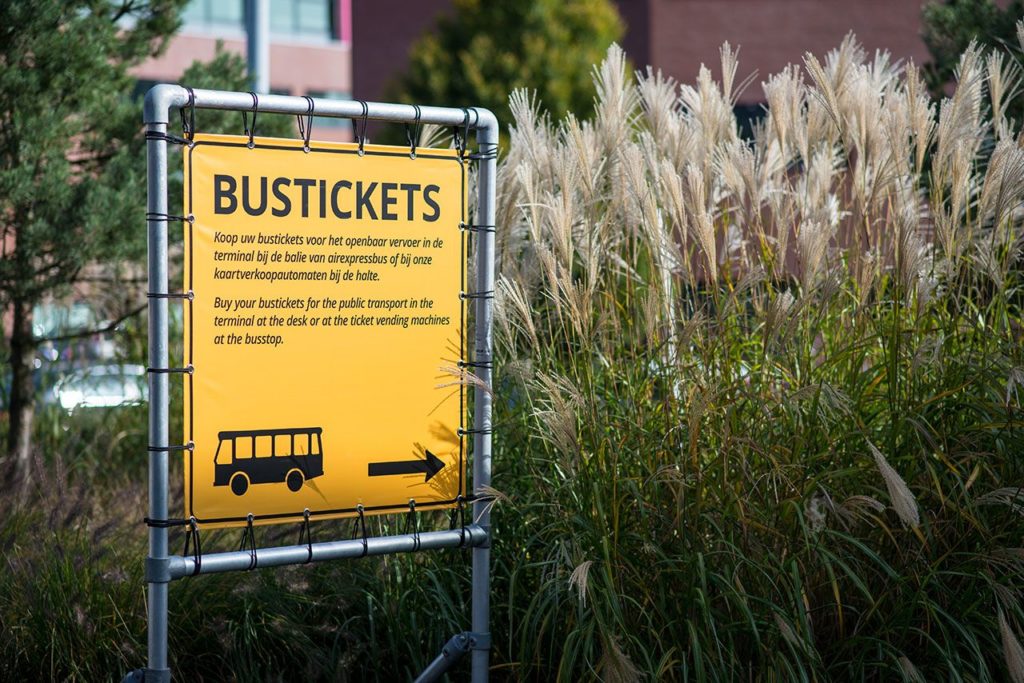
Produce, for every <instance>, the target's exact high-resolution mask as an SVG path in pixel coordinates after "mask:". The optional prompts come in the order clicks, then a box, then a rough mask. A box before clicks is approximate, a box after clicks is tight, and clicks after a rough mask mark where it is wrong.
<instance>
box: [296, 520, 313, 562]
mask: <svg viewBox="0 0 1024 683" xmlns="http://www.w3.org/2000/svg"><path fill="white" fill-rule="evenodd" d="M303 535H305V538H306V561H305V562H304V563H303V564H309V563H310V562H312V561H313V533H312V532H311V531H310V529H309V508H306V509H305V510H303V511H302V526H300V527H299V542H298V545H302V538H303Z"/></svg>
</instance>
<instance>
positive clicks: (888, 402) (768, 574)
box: [495, 37, 1024, 680]
mask: <svg viewBox="0 0 1024 683" xmlns="http://www.w3.org/2000/svg"><path fill="white" fill-rule="evenodd" d="M1002 59H1003V58H1002V57H1001V56H1000V55H999V54H998V53H997V54H995V55H993V56H990V57H989V58H988V60H987V62H986V61H983V60H982V58H981V56H980V52H979V50H978V48H977V47H975V46H973V45H972V46H971V47H970V48H969V49H968V50H967V51H966V52H965V53H964V55H963V56H962V57H961V60H960V65H959V69H958V75H959V79H958V84H957V87H956V91H955V93H954V94H953V95H952V96H951V97H950V98H948V99H946V100H944V101H942V102H941V103H938V104H936V103H933V102H931V101H930V100H929V98H928V95H927V91H926V90H925V89H924V87H923V84H922V80H921V77H920V76H919V74H918V72H917V70H916V69H915V67H914V65H913V64H910V65H908V66H907V67H906V68H901V67H900V66H898V65H895V64H893V63H892V62H891V61H890V59H889V56H888V55H887V54H885V53H881V54H876V55H875V56H873V57H871V58H869V57H868V55H866V54H865V52H864V51H863V50H862V49H861V48H860V47H859V46H858V45H857V43H856V42H855V40H854V39H853V38H852V37H849V38H848V39H847V40H845V41H844V42H843V44H842V45H841V46H840V47H839V48H838V49H837V50H835V51H833V52H831V53H830V54H829V55H828V56H827V58H826V59H825V61H824V62H823V63H822V62H819V61H818V59H816V58H815V57H814V56H812V55H807V57H806V58H805V66H806V69H807V73H808V74H809V77H805V76H804V75H803V73H802V72H801V71H800V70H799V69H797V68H795V67H790V68H788V69H786V70H784V71H783V72H782V73H780V74H776V75H774V76H772V77H770V78H769V79H768V80H767V81H766V82H765V83H763V84H762V87H763V89H764V92H765V99H766V101H767V102H768V108H767V114H766V118H765V120H764V122H763V123H762V124H761V125H759V126H758V127H757V129H756V130H755V134H754V139H753V141H752V142H750V143H748V142H746V141H744V140H742V139H741V138H740V137H739V135H738V133H737V124H736V120H735V117H734V116H733V113H732V104H733V102H734V100H735V97H736V90H737V87H736V85H735V84H736V80H735V78H736V73H737V62H736V54H735V53H734V52H733V51H732V50H731V49H730V48H729V46H728V44H726V45H725V46H724V47H723V49H722V73H723V78H722V81H721V82H715V81H713V79H712V77H711V74H710V72H709V70H707V69H701V71H700V75H699V77H698V81H697V83H696V85H694V86H690V85H679V84H677V83H675V82H674V81H672V80H671V79H668V78H666V77H664V76H662V75H661V74H660V73H656V72H651V71H648V72H646V73H643V74H637V76H636V80H635V81H633V80H631V79H630V78H629V76H628V75H627V73H626V67H625V62H624V59H623V55H622V52H621V51H620V50H619V49H618V48H616V47H613V48H612V49H611V50H610V51H609V53H608V57H607V59H606V60H605V62H604V63H603V64H602V65H601V66H600V67H599V68H598V69H597V70H596V71H595V82H596V86H597V92H598V98H597V103H596V114H595V116H594V118H593V119H592V120H586V121H580V120H577V119H576V118H574V117H572V116H567V117H566V118H565V119H563V120H561V121H558V122H556V123H553V122H551V121H550V119H549V118H548V117H547V116H546V115H545V114H543V113H542V111H541V109H540V106H539V105H538V104H537V103H536V102H535V101H534V100H533V99H532V98H531V97H530V96H529V95H528V94H527V93H525V92H517V93H516V94H514V95H513V98H512V110H513V114H514V117H515V125H514V127H513V129H512V133H511V148H510V151H509V153H508V155H507V158H506V159H505V160H504V163H503V165H502V168H501V171H500V173H501V179H500V182H499V184H498V187H499V188H500V192H501V198H500V201H499V220H498V223H499V225H501V227H502V229H501V230H500V231H499V235H500V244H499V247H500V256H501V262H500V265H499V272H500V273H501V274H502V276H501V281H500V283H499V296H498V301H497V304H498V313H497V316H496V319H497V321H498V324H499V327H500V334H499V339H500V344H501V357H502V362H501V363H500V364H499V367H500V368H501V372H500V376H499V379H498V383H497V387H496V391H497V393H498V396H499V397H501V398H502V399H503V400H502V402H501V403H500V407H499V409H498V410H499V413H498V414H499V419H500V421H501V426H500V428H499V429H498V431H497V434H498V435H499V437H498V438H499V439H500V442H499V443H498V445H497V446H496V452H497V453H498V454H499V458H500V460H499V461H498V464H497V466H496V467H495V473H496V474H495V485H496V486H497V487H498V488H500V489H502V490H504V491H506V492H508V493H509V495H510V496H511V498H512V500H513V502H514V508H513V509H512V510H507V511H505V513H504V514H503V515H501V516H500V518H499V520H498V521H496V522H495V525H496V528H497V529H498V530H499V531H498V533H499V536H500V539H501V544H500V550H499V551H498V553H497V554H498V555H499V556H502V555H505V554H508V555H509V556H511V557H515V558H522V559H521V560H520V561H518V562H517V563H516V564H514V565H512V566H509V567H508V569H507V571H508V572H509V577H508V580H509V584H508V590H509V595H508V603H507V610H508V631H507V632H506V633H505V634H504V635H505V638H506V640H505V641H504V642H503V643H502V652H504V653H505V655H506V656H507V657H509V659H510V660H511V661H512V662H513V663H514V665H515V669H514V671H515V673H516V676H517V677H520V678H528V679H537V680H552V679H560V680H578V679H581V678H588V677H598V678H602V679H606V680H633V679H636V678H638V677H640V678H654V679H657V680H687V679H695V680H775V679H779V678H781V679H785V680H797V679H800V680H863V679H872V680H899V679H902V680H940V679H950V680H962V679H970V680H1005V679H1006V677H1007V675H1008V674H1011V675H1013V676H1017V677H1019V676H1020V671H1021V668H1020V667H1021V661H1020V653H1021V650H1020V646H1019V642H1018V638H1019V635H1018V634H1019V633H1020V632H1021V628H1022V626H1024V611H1022V610H1021V603H1020V600H1019V595H1020V591H1021V589H1022V588H1024V574H1022V569H1024V550H1021V549H1020V548H1019V547H1018V546H1019V544H1020V539H1021V536H1022V532H1024V523H1022V520H1021V516H1020V513H1021V511H1022V509H1024V508H1022V507H1021V503H1022V502H1024V499H1022V497H1021V495H1020V494H1021V489H1020V486H1021V483H1022V479H1021V475H1022V474H1024V466H1022V463H1024V459H1022V458H1021V453H1022V451H1024V431H1022V426H1024V425H1022V421H1021V402H1020V393H1021V392H1020V382H1021V380H1022V379H1024V352H1022V344H1021V341H1022V339H1021V337H1022V331H1024V327H1022V324H1021V323H1022V321H1021V301H1022V296H1021V294H1022V285H1024V280H1022V277H1021V275H1022V270H1021V247H1022V246H1024V241H1022V230H1021V218H1022V211H1021V208H1022V207H1021V202H1022V197H1024V149H1022V148H1021V144H1020V142H1021V138H1020V137H1017V136H1016V133H1015V131H1014V129H1013V128H1012V124H1009V123H1008V122H1007V121H1005V120H1001V119H999V118H998V117H995V118H993V117H992V116H991V112H992V111H995V112H999V111H1001V102H1000V101H999V97H1000V93H1005V92H1010V91H1012V90H1013V89H1014V87H1015V85H1016V83H1015V82H1013V83H1008V82H1007V79H1008V78H1009V79H1012V80H1014V81H1015V80H1016V74H1015V73H1011V72H1010V71H1008V70H1007V69H1006V68H1005V62H1002V61H1000V60H1002ZM1000 79H1001V80H1000Z"/></svg>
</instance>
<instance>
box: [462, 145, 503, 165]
mask: <svg viewBox="0 0 1024 683" xmlns="http://www.w3.org/2000/svg"><path fill="white" fill-rule="evenodd" d="M467 158H468V159H470V160H472V161H489V160H491V159H497V158H498V143H496V142H481V143H480V144H479V145H477V151H476V152H475V153H473V154H470V155H469V156H468V157H467Z"/></svg>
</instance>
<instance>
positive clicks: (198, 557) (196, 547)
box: [181, 517, 203, 576]
mask: <svg viewBox="0 0 1024 683" xmlns="http://www.w3.org/2000/svg"><path fill="white" fill-rule="evenodd" d="M189 541H192V559H193V561H194V562H195V567H193V569H192V576H199V569H200V568H201V567H202V566H203V542H202V540H201V539H200V538H199V526H198V525H197V524H196V518H195V517H189V518H188V530H187V531H186V532H185V549H184V550H183V551H182V552H181V554H182V556H185V555H188V546H189Z"/></svg>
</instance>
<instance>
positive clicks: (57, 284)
mask: <svg viewBox="0 0 1024 683" xmlns="http://www.w3.org/2000/svg"><path fill="white" fill-rule="evenodd" d="M186 3H187V0H40V1H39V2H10V1H8V2H0V247H2V249H0V311H9V312H10V319H11V320H12V323H11V325H10V329H9V330H7V333H8V335H9V339H10V345H9V348H8V362H9V365H10V384H9V387H8V391H9V395H8V397H7V399H8V400H7V407H8V411H9V424H8V433H7V444H6V455H5V456H4V457H0V461H3V464H4V465H5V467H0V471H3V473H4V477H5V478H6V483H7V485H8V486H11V485H13V483H14V481H15V480H17V479H24V478H25V474H26V473H27V467H28V463H29V460H30V454H31V444H32V439H31V437H32V423H33V415H34V411H35V406H34V388H33V364H34V361H35V358H36V350H37V346H38V344H39V343H40V342H41V341H43V340H40V339H38V338H36V337H35V336H34V334H33V311H34V309H35V307H36V306H37V305H38V304H39V303H40V302H42V301H44V300H45V299H46V298H47V297H50V296H60V295H62V294H67V293H69V292H71V291H72V288H73V287H74V286H75V285H76V283H78V282H79V281H80V279H81V278H82V275H83V272H84V269H86V267H87V266H90V265H92V264H95V263H97V262H102V263H103V264H105V272H106V273H107V274H109V276H110V277H111V278H112V280H113V282H112V283H111V284H108V285H106V286H107V287H117V279H118V276H119V267H118V264H123V263H131V262H136V263H137V262H140V261H141V259H142V258H143V257H144V255H145V253H146V230H145V220H144V215H145V201H146V200H145V198H146V154H145V140H144V138H143V135H142V123H141V120H142V113H141V112H142V104H141V101H140V99H139V97H138V96H137V95H136V94H135V93H134V90H135V80H134V79H133V78H132V77H131V76H130V75H129V73H128V70H129V69H130V68H131V67H132V66H133V65H136V64H138V63H140V62H141V61H143V60H145V59H146V58H149V57H151V56H155V55H157V54H159V53H160V51H161V50H162V49H163V48H164V46H165V44H166V42H167V40H168V38H169V37H170V36H171V35H173V33H174V32H175V31H176V30H177V29H178V27H179V24H180V19H179V15H180V13H181V10H182V8H183V7H184V5H185V4H186ZM183 82H186V83H188V84H189V85H194V86H196V87H208V88H225V89H241V90H246V89H248V88H247V86H246V85H245V65H244V62H243V60H242V59H241V58H240V57H239V56H237V55H232V54H228V53H225V52H223V51H219V52H218V55H217V56H216V58H215V59H214V60H213V62H211V63H209V64H206V65H194V66H193V67H192V68H190V69H189V71H188V72H186V74H185V76H184V78H183ZM203 114H204V115H200V116H199V117H198V119H199V120H198V121H197V127H198V128H199V129H200V130H203V131H209V132H215V131H217V130H219V129H222V128H227V129H228V130H231V131H233V132H238V133H240V132H241V121H240V119H238V115H237V114H235V115H234V117H232V116H230V115H229V114H228V113H224V112H203ZM206 114H208V115H206ZM259 118H260V131H259V132H260V134H273V133H275V132H277V133H280V131H285V130H287V129H288V126H289V125H290V120H288V121H285V120H284V119H283V117H266V116H260V117H259ZM177 158H178V157H176V156H172V157H171V158H170V160H169V165H170V166H171V168H172V170H173V168H174V164H175V163H176V159H177ZM177 175H178V174H172V175H171V177H172V179H174V178H176V177H177ZM171 191H172V195H173V194H176V192H175V188H174V187H172V188H171ZM174 201H175V200H174V197H173V196H172V198H171V206H175V205H180V200H179V202H178V204H175V203H174ZM138 310H139V309H138V308H136V311H138Z"/></svg>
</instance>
